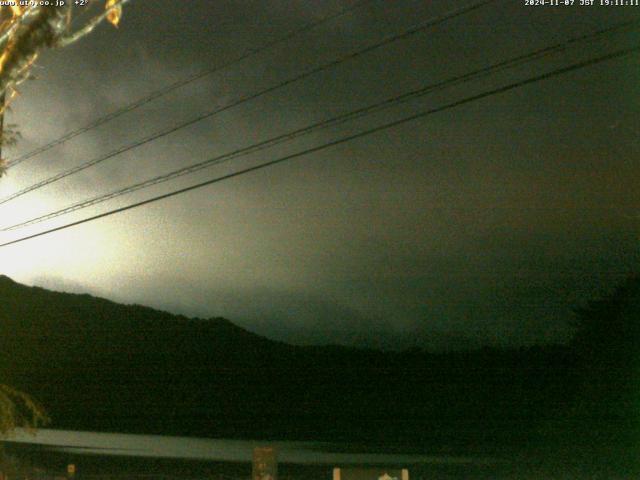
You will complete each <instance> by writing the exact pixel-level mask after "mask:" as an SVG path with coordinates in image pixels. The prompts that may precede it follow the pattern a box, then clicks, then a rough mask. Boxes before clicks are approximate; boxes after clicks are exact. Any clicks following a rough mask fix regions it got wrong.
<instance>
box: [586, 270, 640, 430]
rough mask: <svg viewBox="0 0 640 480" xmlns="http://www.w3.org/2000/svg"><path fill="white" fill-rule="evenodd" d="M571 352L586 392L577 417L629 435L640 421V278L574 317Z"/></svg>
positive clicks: (634, 279) (618, 288)
mask: <svg viewBox="0 0 640 480" xmlns="http://www.w3.org/2000/svg"><path fill="white" fill-rule="evenodd" d="M576 314H577V315H576V322H575V327H576V333H575V336H574V339H573V347H574V348H575V351H576V353H577V355H578V358H579V365H580V373H581V376H582V385H583V386H582V389H581V391H580V394H581V400H580V402H579V404H578V405H579V407H578V409H579V411H580V413H581V415H583V416H585V417H586V418H589V419H590V421H591V425H599V428H605V429H608V430H610V431H612V432H613V431H614V430H617V431H618V432H622V431H623V430H624V431H627V432H628V431H629V429H630V428H636V429H637V427H638V424H639V423H638V422H639V421H640V411H639V410H638V408H639V407H640V347H639V346H640V276H638V275H633V276H630V277H629V278H627V279H626V281H624V282H623V283H622V284H621V285H620V286H618V287H617V288H616V289H615V290H614V291H613V292H612V293H611V294H609V295H606V296H604V297H603V298H601V299H599V300H596V301H593V302H590V303H589V304H588V305H587V306H586V307H584V308H581V309H579V310H577V311H576Z"/></svg>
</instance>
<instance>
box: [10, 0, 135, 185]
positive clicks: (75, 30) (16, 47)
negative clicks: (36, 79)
mask: <svg viewBox="0 0 640 480" xmlns="http://www.w3.org/2000/svg"><path fill="white" fill-rule="evenodd" d="M127 1H128V0H106V3H103V5H104V7H103V12H102V13H100V14H97V15H95V16H94V17H93V18H92V19H91V20H89V21H88V22H86V23H84V24H83V25H81V26H77V25H74V18H75V15H74V14H75V11H76V10H77V9H78V8H82V9H85V10H86V8H88V7H87V6H83V7H76V6H74V2H65V4H64V5H59V6H49V5H40V4H39V2H33V3H32V4H30V5H28V6H20V5H19V4H18V2H15V3H16V5H7V6H4V5H3V6H0V116H1V115H2V114H3V113H4V109H5V108H6V106H7V105H8V104H9V103H10V102H11V100H12V99H13V98H14V97H15V96H16V94H17V87H18V85H19V84H20V83H22V82H23V81H25V80H27V79H29V78H32V76H31V67H32V65H33V63H34V62H35V61H36V59H37V58H38V55H40V53H41V51H42V50H44V49H46V48H61V47H65V46H67V45H70V44H72V43H74V42H76V41H78V40H80V39H81V38H83V37H84V36H86V35H87V34H89V33H90V32H92V31H93V30H94V29H95V28H96V27H97V26H98V25H99V24H100V23H102V22H103V21H108V22H110V23H111V24H112V25H114V26H117V25H118V23H119V22H120V17H121V15H122V5H123V4H124V3H125V2H127ZM7 3H9V2H7ZM47 3H48V2H47ZM96 3H97V2H96V1H93V2H90V3H89V5H93V4H96ZM0 125H1V123H0ZM0 130H4V129H3V128H1V127H0ZM9 133H11V132H9ZM7 139H8V140H9V141H11V140H15V139H16V136H15V134H10V135H5V133H4V131H3V132H2V134H1V135H0V141H1V142H2V145H7V144H8V143H7ZM4 163H5V162H3V161H2V160H1V159H0V176H1V175H2V174H4V173H5V171H6V165H5V164H4Z"/></svg>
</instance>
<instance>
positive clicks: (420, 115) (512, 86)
mask: <svg viewBox="0 0 640 480" xmlns="http://www.w3.org/2000/svg"><path fill="white" fill-rule="evenodd" d="M638 51H640V45H636V46H634V47H630V48H626V49H621V50H616V51H615V52H612V53H608V54H606V55H601V56H599V57H594V58H591V59H589V60H585V61H582V62H578V63H574V64H572V65H569V66H567V67H562V68H558V69H556V70H552V71H551V72H547V73H544V74H541V75H537V76H535V77H530V78H528V79H525V80H520V81H518V82H514V83H511V84H508V85H505V86H502V87H498V88H494V89H491V90H487V91H485V92H483V93H479V94H476V95H471V96H469V97H466V98H464V99H462V100H457V101H455V102H452V103H449V104H446V105H443V106H440V107H436V108H432V109H429V110H425V111H422V112H419V113H416V114H413V115H410V116H408V117H404V118H402V119H399V120H395V121H393V122H388V123H385V124H383V125H379V126H377V127H373V128H370V129H367V130H363V131H360V132H358V133H355V134H353V135H348V136H345V137H342V138H339V139H337V140H333V141H331V142H328V143H324V144H322V145H319V146H316V147H312V148H308V149H306V150H303V151H300V152H296V153H293V154H289V155H286V156H284V157H280V158H277V159H275V160H271V161H269V162H265V163H262V164H260V165H255V166H253V167H248V168H245V169H242V170H238V171H236V172H233V173H229V174H226V175H222V176H220V177H216V178H213V179H210V180H207V181H205V182H201V183H197V184H195V185H191V186H189V187H185V188H181V189H179V190H174V191H172V192H169V193H165V194H162V195H158V196H156V197H152V198H149V199H147V200H143V201H140V202H136V203H133V204H129V205H126V206H124V207H120V208H116V209H113V210H109V211H107V212H103V213H100V214H98V215H94V216H91V217H87V218H84V219H82V220H78V221H75V222H71V223H68V224H65V225H61V226H58V227H55V228H51V229H48V230H44V231H42V232H38V233H34V234H32V235H28V236H25V237H21V238H18V239H16V240H11V241H9V242H5V243H3V244H0V247H6V246H9V245H13V244H16V243H20V242H24V241H26V240H31V239H33V238H37V237H40V236H43V235H47V234H49V233H53V232H58V231H60V230H65V229H67V228H71V227H75V226H77V225H81V224H84V223H88V222H92V221H94V220H98V219H100V218H104V217H108V216H111V215H115V214H116V213H121V212H124V211H127V210H131V209H134V208H137V207H141V206H143V205H148V204H151V203H154V202H157V201H160V200H164V199H166V198H170V197H173V196H176V195H180V194H182V193H186V192H190V191H192V190H196V189H199V188H202V187H205V186H208V185H213V184H215V183H219V182H222V181H224V180H229V179H231V178H235V177H239V176H241V175H245V174H247V173H250V172H254V171H257V170H262V169H264V168H267V167H271V166H273V165H277V164H279V163H284V162H286V161H289V160H293V159H295V158H299V157H302V156H306V155H309V154H312V153H316V152H319V151H321V150H325V149H327V148H331V147H334V146H337V145H340V144H343V143H346V142H350V141H353V140H356V139H358V138H362V137H365V136H368V135H372V134H374V133H377V132H381V131H383V130H387V129H389V128H394V127H397V126H399V125H403V124H405V123H408V122H411V121H414V120H417V119H419V118H423V117H427V116H429V115H432V114H435V113H439V112H442V111H445V110H449V109H452V108H455V107H458V106H461V105H464V104H467V103H471V102H474V101H477V100H481V99H483V98H487V97H490V96H493V95H497V94H501V93H505V92H508V91H510V90H514V89H516V88H520V87H523V86H525V85H529V84H532V83H537V82H540V81H542V80H547V79H549V78H553V77H556V76H559V75H564V74H566V73H569V72H572V71H575V70H579V69H581V68H585V67H588V66H592V65H596V64H598V63H602V62H604V61H607V60H612V59H614V58H620V57H623V56H626V55H630V54H632V53H635V52H638Z"/></svg>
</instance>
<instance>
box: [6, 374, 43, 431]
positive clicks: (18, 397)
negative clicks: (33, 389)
mask: <svg viewBox="0 0 640 480" xmlns="http://www.w3.org/2000/svg"><path fill="white" fill-rule="evenodd" d="M48 422H49V417H48V416H47V414H46V412H45V411H44V409H43V408H42V407H41V406H40V405H39V404H38V403H37V402H36V401H35V400H34V399H33V398H31V397H30V396H29V395H27V394H26V393H24V392H21V391H19V390H16V389H15V388H12V387H9V386H7V385H0V433H7V432H11V431H12V430H14V429H16V428H19V427H22V428H35V427H38V426H40V425H44V424H46V423H48Z"/></svg>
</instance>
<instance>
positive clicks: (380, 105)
mask: <svg viewBox="0 0 640 480" xmlns="http://www.w3.org/2000/svg"><path fill="white" fill-rule="evenodd" d="M639 21H640V20H638V19H636V20H633V21H628V22H624V23H621V24H617V25H614V26H611V27H607V28H604V29H601V30H597V31H595V32H592V33H590V34H584V35H580V36H577V37H573V38H569V39H567V40H565V41H564V42H561V43H558V44H555V45H552V46H549V47H544V48H541V49H538V50H535V51H533V52H530V53H527V54H523V55H519V56H516V57H514V58H511V59H508V60H503V61H501V62H497V63H495V64H493V65H489V66H487V67H484V68H481V69H479V70H475V71H472V72H469V73H466V74H464V75H459V76H456V77H452V78H449V79H446V80H443V81H440V82H436V83H433V84H430V85H427V86H425V87H422V88H419V89H417V90H413V91H410V92H407V93H404V94H401V95H397V96H394V97H392V98H389V99H386V100H384V101H381V102H377V103H374V104H372V105H368V106H366V107H362V108H359V109H357V110H354V111H351V112H347V113H345V114H342V115H338V116H336V117H333V118H330V119H326V120H323V121H321V122H317V123H315V124H312V125H309V126H306V127H303V128H300V129H297V130H294V131H293V132H288V133H285V134H281V135H278V136H276V137H272V138H270V139H267V140H263V141H261V142H258V143H256V144H253V145H250V146H248V147H244V148H240V149H237V150H234V151H233V152H230V153H226V154H222V155H219V156H216V157H213V158H210V159H207V160H205V161H202V162H198V163H195V164H192V165H189V166H187V167H183V168H180V169H178V170H174V171H172V172H169V173H166V174H163V175H159V176H156V177H153V178H151V179H147V180H144V181H142V182H139V183H136V184H133V185H129V186H127V187H124V188H121V189H118V190H114V191H111V192H109V193H106V194H102V195H98V196H96V197H93V198H90V199H87V200H82V201H80V202H77V203H75V204H72V205H69V206H67V207H64V208H62V209H60V210H56V211H53V212H50V213H47V214H45V215H41V216H38V217H35V218H32V219H29V220H25V221H23V222H20V223H17V224H14V225H11V226H8V227H3V228H1V229H0V231H3V232H4V231H10V230H15V229H18V228H21V227H26V226H29V225H34V224H36V223H40V222H43V221H46V220H50V219H53V218H56V217H59V216H61V215H65V214H68V213H71V212H74V211H77V210H81V209H84V208H87V207H90V206H93V205H97V204H99V203H103V202H105V201H108V200H111V199H113V198H116V197H120V196H122V195H125V194H128V193H133V192H135V191H138V190H141V189H144V188H148V187H151V186H153V185H157V184H160V183H164V182H166V181H169V180H173V179H175V178H178V177H181V176H184V175H188V174H191V173H195V172H197V171H199V170H202V169H204V168H208V167H211V166H213V165H218V164H220V163H223V162H227V161H229V160H232V159H234V158H238V157H243V156H246V155H249V154H252V153H255V152H258V151H262V150H264V149H266V148H270V147H273V146H275V145H278V144H280V143H283V142H286V141H290V140H293V139H295V138H298V137H300V136H303V135H306V134H309V133H311V132H313V131H315V130H319V129H321V128H326V127H329V126H335V125H339V124H342V123H345V122H347V121H350V120H355V119H357V118H361V117H364V116H366V115H370V114H372V113H376V112H378V111H381V110H383V109H386V108H390V107H392V106H395V105H397V104H399V103H403V102H407V101H410V100H413V99H415V98H419V97H421V96H424V95H427V94H428V93H431V92H434V91H437V90H440V89H443V88H447V87H451V86H453V85H459V84H462V83H466V82H469V81H472V80H476V79H478V78H482V77H484V76H487V75H490V74H493V73H495V72H497V71H501V70H504V69H507V68H511V67H514V66H518V65H523V64H526V63H528V62H531V61H533V60H536V59H539V58H543V57H545V56H547V55H550V54H553V53H557V52H560V51H562V50H564V49H566V48H568V47H569V46H570V45H572V44H574V43H576V42H580V41H586V40H592V39H594V38H598V37H599V36H601V35H603V34H606V33H611V32H614V31H617V30H619V29H621V28H626V27H629V26H632V25H634V24H637V23H638V22H639Z"/></svg>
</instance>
